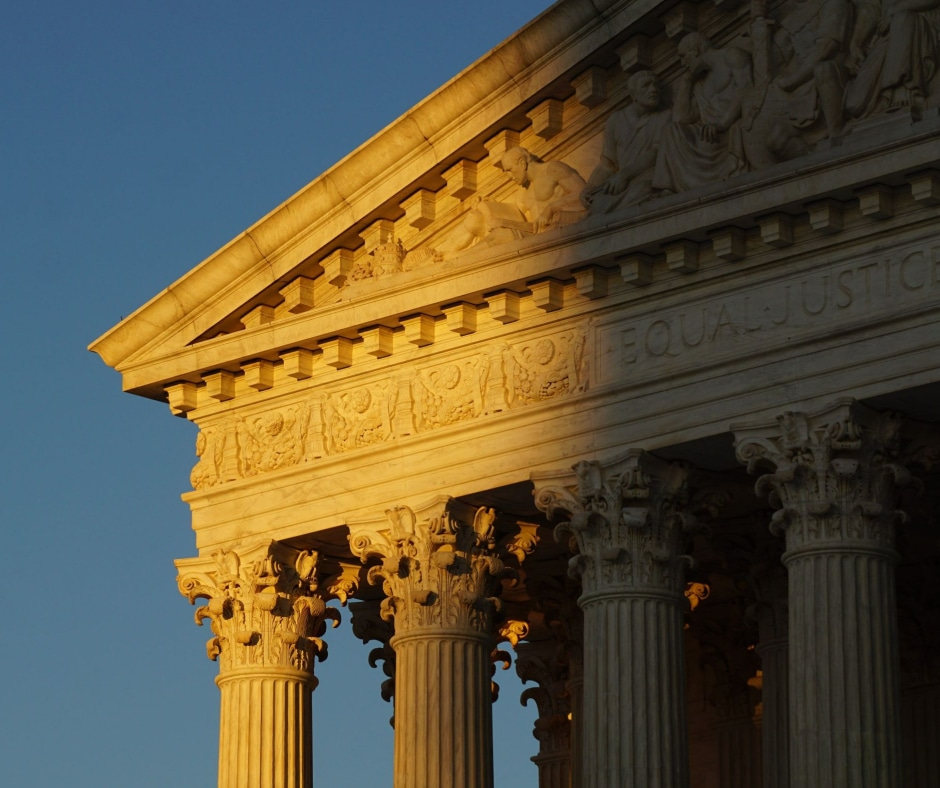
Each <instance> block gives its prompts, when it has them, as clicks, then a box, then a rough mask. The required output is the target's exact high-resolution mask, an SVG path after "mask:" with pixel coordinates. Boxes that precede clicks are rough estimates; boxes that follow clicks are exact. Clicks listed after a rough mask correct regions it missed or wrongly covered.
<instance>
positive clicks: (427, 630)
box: [350, 499, 504, 788]
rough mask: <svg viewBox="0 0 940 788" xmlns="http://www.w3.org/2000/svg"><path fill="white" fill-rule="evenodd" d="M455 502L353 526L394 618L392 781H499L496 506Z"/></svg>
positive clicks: (415, 787)
mask: <svg viewBox="0 0 940 788" xmlns="http://www.w3.org/2000/svg"><path fill="white" fill-rule="evenodd" d="M456 509H457V507H456V505H455V504H454V503H453V502H451V501H450V500H449V499H446V500H439V501H437V502H435V503H434V504H432V505H431V506H429V507H427V508H426V509H424V510H422V511H420V512H418V513H416V512H415V511H413V510H412V509H410V508H408V507H406V506H399V507H395V508H394V509H390V510H388V511H387V512H386V518H387V520H386V523H385V527H381V526H380V525H377V524H376V523H368V524H356V523H353V524H350V546H351V548H352V551H353V553H354V554H355V555H357V556H358V557H359V558H361V559H362V560H363V562H364V563H366V564H367V565H370V564H371V565H370V568H369V569H368V573H367V574H368V578H369V581H370V582H372V583H379V582H380V583H381V584H382V588H383V590H384V592H385V594H386V596H385V599H383V600H382V603H381V611H380V612H381V616H382V618H383V619H384V620H385V621H389V622H393V623H394V628H395V634H394V636H393V637H392V638H391V640H390V644H391V646H392V648H393V649H394V650H395V685H394V688H395V723H394V724H395V765H394V780H393V782H394V785H395V788H426V786H429V785H435V786H441V788H451V787H453V788H458V787H461V786H466V788H487V786H492V784H493V752H492V746H493V745H492V700H491V694H490V693H491V688H490V675H491V653H492V651H493V648H494V645H495V641H494V637H493V634H492V632H493V624H494V622H493V616H494V613H495V612H496V610H497V608H498V599H497V597H496V593H497V592H498V590H499V585H500V584H499V578H500V576H501V575H502V574H503V571H504V566H503V563H502V561H501V560H500V559H499V558H498V557H496V555H495V554H494V549H495V540H494V530H493V524H494V520H495V517H496V515H495V512H494V511H493V510H492V509H486V508H480V509H478V510H477V511H476V512H475V513H474V514H473V517H472V520H470V519H469V518H468V519H467V520H466V521H464V520H461V519H460V517H459V515H458V514H457V513H456Z"/></svg>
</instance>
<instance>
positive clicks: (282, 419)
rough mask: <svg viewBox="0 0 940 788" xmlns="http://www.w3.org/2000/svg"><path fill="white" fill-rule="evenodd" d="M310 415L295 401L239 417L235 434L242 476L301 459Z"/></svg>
mask: <svg viewBox="0 0 940 788" xmlns="http://www.w3.org/2000/svg"><path fill="white" fill-rule="evenodd" d="M309 415H310V411H309V409H308V408H307V407H306V406H303V405H297V406H292V407H289V408H284V409H282V410H274V411H269V412H267V413H263V414H261V415H259V416H249V417H247V418H243V419H240V420H239V421H238V425H237V427H236V432H235V435H236V439H237V441H238V468H239V471H240V473H241V475H242V477H249V476H256V475H257V474H259V473H267V472H268V471H276V470H279V469H281V468H289V467H291V466H292V465H297V464H298V463H300V462H302V461H303V458H304V445H305V441H306V437H307V423H308V420H309Z"/></svg>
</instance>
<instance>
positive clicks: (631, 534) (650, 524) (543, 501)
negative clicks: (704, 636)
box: [536, 450, 696, 596]
mask: <svg viewBox="0 0 940 788" xmlns="http://www.w3.org/2000/svg"><path fill="white" fill-rule="evenodd" d="M573 470H574V472H575V474H576V475H577V484H576V485H575V486H574V487H564V486H560V485H559V486H553V485H549V486H546V487H542V488H540V489H539V490H538V491H537V493H536V505H537V506H538V508H539V509H541V510H542V511H544V512H545V513H546V514H547V515H548V516H549V517H550V518H554V517H556V516H557V514H558V513H559V512H564V513H567V514H568V515H569V517H570V519H569V520H568V521H567V522H563V523H561V524H560V525H558V526H557V528H556V529H555V536H556V538H557V539H559V540H561V539H563V538H565V536H570V537H571V538H572V539H573V540H574V542H575V543H576V546H577V552H576V554H575V555H574V556H573V557H572V558H571V561H570V564H569V573H570V574H572V576H580V577H581V580H582V583H583V587H584V595H585V596H588V595H590V594H594V593H605V592H609V591H611V590H615V589H619V590H621V591H624V592H629V591H631V590H642V589H647V590H657V591H668V592H671V593H675V594H676V595H679V596H681V595H682V594H683V592H684V590H685V584H684V572H685V568H686V566H688V565H689V563H690V562H691V559H690V558H689V557H688V556H686V555H682V549H681V548H682V545H683V541H684V534H686V533H687V532H688V531H690V529H691V528H692V527H693V526H694V525H695V524H696V521H695V519H694V518H693V517H691V515H690V514H689V511H688V508H687V504H688V501H689V486H688V480H689V470H688V468H687V466H685V465H683V464H682V463H676V462H672V463H670V462H664V461H662V460H660V459H658V458H656V457H653V456H652V455H649V454H646V453H644V452H642V451H638V450H631V451H630V452H629V453H628V454H627V455H626V456H625V457H624V458H622V459H621V460H618V461H616V462H614V463H612V464H610V465H609V466H604V465H601V464H600V463H599V462H595V461H581V462H578V463H576V464H575V465H574V466H573Z"/></svg>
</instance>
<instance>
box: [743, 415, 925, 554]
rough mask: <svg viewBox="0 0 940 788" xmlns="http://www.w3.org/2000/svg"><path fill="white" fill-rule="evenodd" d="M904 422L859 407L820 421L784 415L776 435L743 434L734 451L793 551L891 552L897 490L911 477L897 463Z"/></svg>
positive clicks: (898, 513) (815, 417) (773, 524)
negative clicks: (841, 544)
mask: <svg viewBox="0 0 940 788" xmlns="http://www.w3.org/2000/svg"><path fill="white" fill-rule="evenodd" d="M900 429H901V418H900V417H899V416H898V415H897V414H894V413H878V412H876V411H873V410H870V409H868V408H866V407H864V406H863V405H861V404H859V403H857V402H850V403H846V402H843V403H839V404H838V405H837V406H835V407H834V408H831V409H829V410H827V411H825V412H823V413H819V414H815V415H807V414H805V413H800V412H789V411H788V412H787V413H785V414H783V415H782V416H780V417H779V418H778V419H777V425H776V427H775V428H774V427H771V428H768V429H765V430H758V429H744V430H742V431H740V432H739V433H738V440H737V443H736V446H735V449H736V452H737V456H738V459H739V460H741V462H743V463H745V464H746V465H747V467H748V470H749V471H750V472H751V473H758V472H760V471H769V472H765V473H764V474H763V475H761V476H760V477H759V478H758V480H757V484H756V487H755V489H756V491H757V494H758V495H767V496H768V497H769V500H770V503H771V504H772V505H773V506H774V507H775V508H776V511H775V512H774V515H773V517H772V519H771V529H772V530H774V531H775V532H783V531H785V532H786V535H787V548H788V550H793V549H795V548H798V547H802V546H809V545H811V544H814V543H818V542H826V541H842V540H863V541H869V542H874V543H876V544H878V545H880V546H882V547H885V548H889V549H890V548H891V547H892V546H893V544H894V533H895V527H896V525H897V524H899V523H901V522H903V521H904V519H905V515H904V514H903V512H901V511H900V510H898V509H897V507H896V497H897V490H898V489H899V488H900V487H903V486H905V485H907V484H908V483H910V481H911V474H910V472H909V471H908V469H907V468H906V467H905V466H904V465H903V464H901V462H900V461H899V451H900Z"/></svg>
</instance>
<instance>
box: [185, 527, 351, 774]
mask: <svg viewBox="0 0 940 788" xmlns="http://www.w3.org/2000/svg"><path fill="white" fill-rule="evenodd" d="M176 565H177V568H178V569H179V572H180V574H179V578H178V583H179V588H180V591H181V592H182V593H183V594H184V595H185V596H187V597H188V598H189V599H190V601H191V602H193V603H195V601H196V600H197V599H205V600H208V604H206V605H204V606H202V607H200V608H198V609H197V610H196V622H197V623H199V624H201V623H202V622H203V621H204V620H209V621H210V622H211V627H212V633H213V637H211V638H210V639H209V641H208V643H206V650H207V653H208V656H209V657H210V658H211V659H213V660H217V661H218V662H219V675H218V677H217V678H216V684H217V685H218V687H219V691H220V693H221V710H220V716H219V783H218V784H219V788H310V786H311V785H312V784H313V769H312V740H311V733H312V731H311V714H310V710H311V693H312V691H313V689H314V687H316V684H317V681H316V678H314V675H313V666H314V661H315V660H316V659H317V658H319V659H323V658H325V656H326V645H325V644H324V643H323V641H322V640H321V639H320V635H322V634H323V630H324V627H325V621H326V620H327V619H333V620H334V621H335V620H337V619H338V613H337V612H336V611H335V610H333V609H330V608H327V606H326V604H325V602H324V599H323V596H321V595H320V594H319V593H318V581H317V577H316V565H317V554H316V553H315V552H310V551H303V552H299V551H297V550H293V549H292V548H289V547H286V546H285V545H283V544H280V543H278V542H273V541H267V542H263V543H260V544H256V545H254V546H253V547H251V548H246V549H238V550H226V549H223V550H219V551H218V552H216V553H214V554H213V555H212V556H211V557H209V558H190V559H181V560H179V561H177V562H176Z"/></svg>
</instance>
